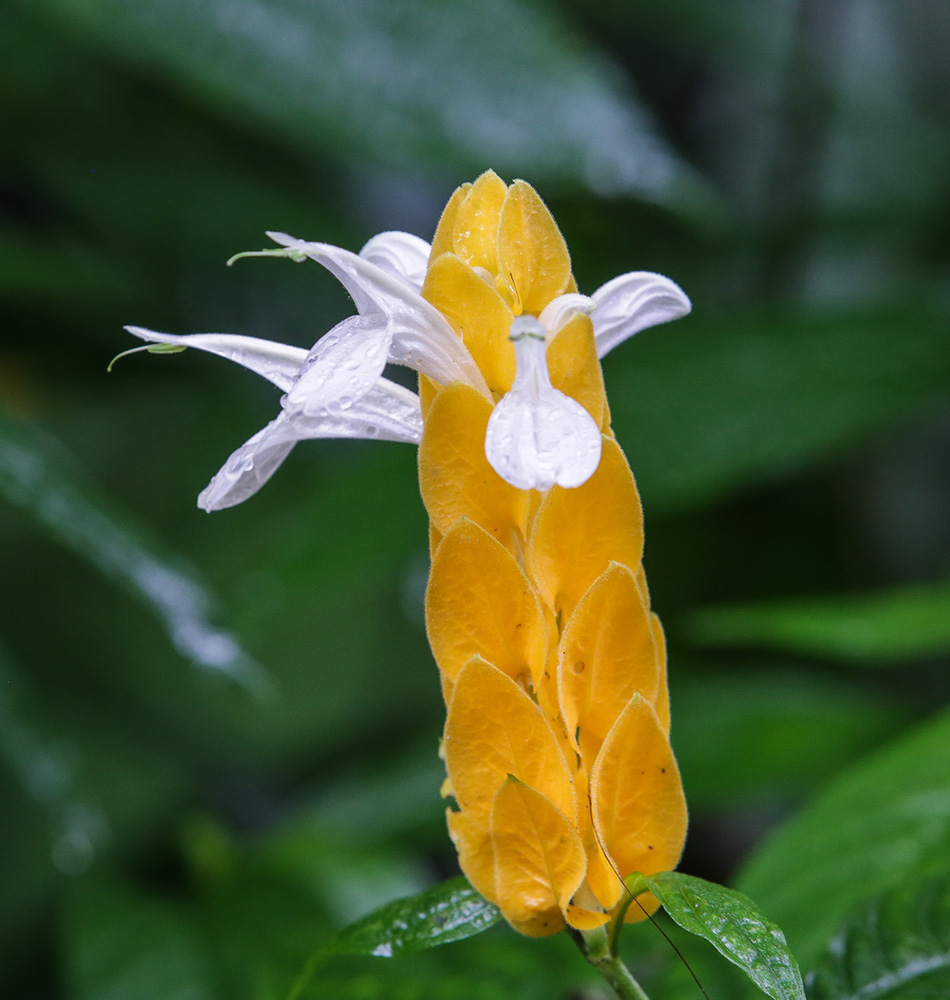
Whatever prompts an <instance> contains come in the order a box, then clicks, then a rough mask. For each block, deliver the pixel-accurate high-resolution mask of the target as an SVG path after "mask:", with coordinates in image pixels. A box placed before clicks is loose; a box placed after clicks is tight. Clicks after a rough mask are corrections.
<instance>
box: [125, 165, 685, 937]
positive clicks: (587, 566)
mask: <svg viewBox="0 0 950 1000" xmlns="http://www.w3.org/2000/svg"><path fill="white" fill-rule="evenodd" d="M269 235H270V236H271V238H272V239H273V240H274V241H275V242H276V243H277V244H278V245H279V246H278V248H277V249H271V250H264V251H260V252H256V253H250V254H238V255H237V257H235V258H232V261H233V260H236V259H237V258H238V257H243V256H265V257H271V256H273V257H287V258H289V259H291V260H294V261H301V260H305V259H310V260H314V261H316V262H318V263H319V264H321V265H322V266H323V267H325V268H327V269H328V270H329V271H330V272H331V273H332V274H334V275H335V276H336V277H337V278H338V279H339V281H340V282H341V283H342V284H343V285H344V287H345V288H346V290H347V291H348V292H349V294H350V296H351V297H352V299H353V301H354V303H355V306H356V315H353V316H350V317H348V318H346V319H344V320H343V321H342V322H340V323H338V324H337V325H336V326H335V327H333V329H332V330H330V331H329V333H326V334H325V335H324V336H322V337H321V338H320V339H318V340H317V341H316V343H314V344H313V345H312V347H310V349H309V350H307V349H305V348H303V347H291V346H286V345H284V344H277V343H271V342H269V341H266V340H260V339H258V338H255V337H238V336H232V335H229V334H222V333H200V334H191V335H188V336H176V335H174V334H165V333H156V332H155V331H152V330H146V329H144V328H142V327H127V329H128V331H129V332H130V333H132V334H134V335H135V336H137V337H139V338H141V339H142V340H144V341H146V343H147V344H149V345H156V344H157V345H162V346H164V347H166V348H172V349H183V348H185V347H194V348H197V349H199V350H203V351H207V352H209V353H212V354H217V355H219V356H221V357H224V358H228V359H230V360H232V361H236V362H237V363H238V364H240V365H243V366H244V367H246V368H249V369H250V370H251V371H254V372H256V373H257V374H258V375H261V376H262V377H264V378H266V379H268V380H269V381H270V382H272V383H273V384H274V385H276V386H277V387H278V388H279V389H280V390H281V391H282V392H283V396H282V398H281V401H280V412H279V414H278V415H277V416H276V417H275V418H274V419H273V420H272V421H271V422H270V423H269V424H267V426H266V427H264V428H263V429H262V430H259V431H258V432H257V433H256V434H254V435H253V436H252V437H251V438H249V439H248V440H247V441H246V442H245V443H244V444H242V445H241V446H240V447H239V448H237V450H236V451H234V453H233V454H232V455H231V456H230V457H229V458H228V460H227V461H226V462H225V464H224V466H223V467H222V468H221V470H220V471H219V472H218V473H217V474H216V475H215V476H214V478H213V479H212V480H211V482H210V483H209V484H208V486H207V487H206V488H205V489H204V490H203V491H202V493H201V495H200V497H199V499H198V503H199V506H201V507H203V508H204V509H205V510H209V511H210V510H220V509H222V508H225V507H231V506H233V505H234V504H237V503H241V502H242V501H243V500H246V499H247V498H248V497H250V496H252V495H253V494H254V493H256V492H257V491H258V490H259V489H260V488H261V486H263V485H264V483H266V482H267V481H268V480H269V479H270V477H271V476H272V475H273V474H274V472H275V471H276V470H277V469H278V468H279V466H280V464H281V463H282V462H283V461H284V459H285V458H286V457H287V456H288V455H289V454H290V452H291V450H292V449H293V448H294V446H295V445H296V443H297V442H298V441H302V440H305V439H308V438H326V437H338V438H346V437H352V438H378V439H380V440H387V441H401V442H407V443H412V444H419V481H420V491H421V493H422V499H423V503H424V504H425V507H426V510H427V512H428V515H429V519H430V536H429V537H430V545H431V551H432V554H433V558H432V568H431V572H430V574H429V582H428V586H427V591H426V627H427V632H428V636H429V642H430V645H431V647H432V649H433V653H434V655H435V659H436V663H437V666H438V668H439V671H440V675H441V682H442V693H443V696H444V698H445V700H446V704H447V706H448V712H447V719H446V727H445V732H444V740H443V745H442V746H443V751H444V760H445V764H446V771H447V774H448V778H447V779H446V782H445V783H444V785H443V795H444V796H445V797H451V798H452V799H453V800H454V802H453V803H452V804H450V808H449V810H448V815H447V824H448V829H449V835H450V837H451V838H452V840H453V842H454V843H455V846H456V848H457V850H458V856H459V863H460V865H461V867H462V869H463V871H464V872H465V874H466V875H467V876H468V879H469V881H470V882H471V883H472V885H473V886H474V887H475V888H476V889H477V890H478V891H479V892H481V893H482V894H483V895H484V896H485V897H486V898H488V899H489V900H491V901H492V902H493V903H495V904H496V905H497V906H498V907H499V908H500V910H501V911H502V913H503V914H504V916H505V918H506V919H507V920H508V922H509V923H510V924H511V926H512V927H514V928H515V929H516V930H518V931H520V932H521V933H523V934H528V935H532V936H542V935H547V934H553V933H555V932H557V931H559V930H561V929H563V928H564V927H570V928H573V929H574V930H577V931H581V932H589V931H591V930H592V929H594V928H598V927H601V926H604V925H605V932H604V933H605V934H608V935H609V938H610V940H613V941H616V938H617V933H618V930H619V927H620V925H621V924H622V922H623V921H624V920H627V921H630V920H635V919H640V918H641V917H642V916H644V915H645V914H646V913H649V912H652V910H653V909H654V908H655V907H656V906H657V905H658V902H657V900H656V899H654V898H653V897H652V896H651V895H650V894H649V893H647V892H643V893H641V894H640V895H638V897H637V899H638V903H639V904H640V905H639V906H637V907H629V908H628V906H627V904H628V902H629V892H628V890H627V889H626V888H625V884H624V879H627V878H629V877H630V876H631V875H632V874H633V873H634V872H642V873H644V874H646V875H651V874H655V873H656V872H658V871H661V870H665V869H668V868H671V867H674V866H675V865H676V863H677V861H678V859H679V856H680V853H681V851H682V848H683V843H684V840H685V836H686V807H685V802H684V800H683V792H682V784H681V782H680V776H679V772H678V770H677V767H676V761H675V759H674V757H673V752H672V750H671V748H670V743H669V719H670V717H669V696H668V688H667V683H666V645H665V642H664V640H663V631H662V629H661V627H660V624H659V620H658V619H657V617H656V615H655V614H653V612H652V611H651V610H650V601H649V591H648V589H647V586H646V578H645V576H644V573H643V566H642V561H641V560H642V554H643V521H642V511H641V506H640V498H639V495H638V493H637V487H636V483H635V481H634V478H633V474H632V472H631V471H630V467H629V465H628V464H627V460H626V458H625V456H624V454H623V451H622V450H621V448H620V445H619V444H618V442H617V441H616V439H615V438H614V436H613V434H612V432H611V429H610V410H609V407H608V405H607V399H606V394H605V391H604V382H603V374H602V371H601V366H600V361H599V359H600V358H601V357H602V356H603V355H604V354H606V353H607V351H609V350H611V349H612V348H613V347H615V346H616V345H617V344H619V343H621V341H623V340H625V339H627V338H628V337H630V336H632V335H633V334H635V333H637V332H638V331H639V330H642V329H644V328H645V327H647V326H651V325H655V324H657V323H665V322H668V321H669V320H672V319H675V318H677V317H678V316H682V315H685V314H686V313H687V312H689V309H690V303H689V299H688V298H687V297H686V295H685V294H684V293H683V292H682V290H681V289H680V288H679V286H678V285H676V284H675V283H674V282H672V281H670V280H669V279H668V278H664V277H662V276H661V275H658V274H652V273H649V272H632V273H630V274H624V275H621V276H620V277H618V278H614V279H613V281H609V282H607V284H605V285H603V286H602V287H601V288H599V289H598V290H597V291H596V292H594V294H593V295H592V296H590V297H588V296H585V295H581V294H580V293H579V292H578V291H577V287H576V284H575V282H574V279H573V277H572V275H571V264H570V256H569V254H568V251H567V245H566V243H565V242H564V239H563V237H562V235H561V233H560V231H559V230H558V228H557V224H556V223H555V221H554V219H553V218H552V217H551V214H550V212H549V211H548V209H547V208H546V207H545V205H544V203H543V202H542V201H541V199H540V197H539V196H538V194H537V193H536V192H535V191H534V189H533V188H532V187H531V186H530V185H528V184H526V183H525V182H524V181H516V182H515V183H514V184H512V185H510V186H508V185H506V184H505V183H504V181H502V180H501V178H500V177H498V176H497V175H495V174H493V173H491V172H488V173H486V174H483V175H482V177H480V178H479V179H478V180H477V181H475V183H474V184H470V185H463V186H462V187H461V188H459V189H458V191H456V193H455V194H454V195H453V196H452V198H451V199H450V201H449V203H448V205H447V206H446V209H445V211H444V212H443V214H442V218H441V220H440V222H439V226H438V229H437V230H436V233H435V236H434V238H433V241H432V247H431V249H430V246H429V244H427V243H425V242H424V241H423V240H420V239H418V237H415V236H411V235H409V234H407V233H397V232H387V233H380V234H379V235H378V236H375V237H373V238H372V239H371V240H369V242H367V243H366V244H365V246H364V247H363V249H362V250H361V251H360V252H359V253H358V254H355V253H351V252H350V251H348V250H343V249H341V248H339V247H334V246H331V245H330V244H327V243H312V242H308V241H305V240H298V239H295V238H294V237H292V236H287V235H285V234H283V233H270V234H269ZM387 364H398V365H403V366H406V367H409V368H413V369H415V370H416V371H417V372H418V373H419V392H420V394H419V395H416V394H415V393H413V392H411V391H410V390H409V389H406V388H403V387H402V386H400V385H397V384H396V383H394V382H391V381H389V380H388V379H386V378H384V377H383V372H384V370H385V368H386V365H387ZM499 477H500V478H499ZM534 491H537V492H534ZM539 492H540V493H542V494H543V495H542V496H540V497H539V496H538V493H539ZM638 892H639V890H638Z"/></svg>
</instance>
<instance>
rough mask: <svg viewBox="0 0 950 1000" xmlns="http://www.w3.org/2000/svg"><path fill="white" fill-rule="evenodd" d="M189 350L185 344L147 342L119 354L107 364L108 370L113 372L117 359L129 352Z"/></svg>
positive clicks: (161, 352) (165, 352) (154, 352)
mask: <svg viewBox="0 0 950 1000" xmlns="http://www.w3.org/2000/svg"><path fill="white" fill-rule="evenodd" d="M187 350H188V348H187V347H186V346H185V345H184V344H145V345H144V346H142V347H130V348H129V349H128V350H127V351H123V352H122V353H121V354H117V355H116V356H115V357H114V358H113V359H112V360H111V361H110V362H109V364H108V365H107V366H106V371H107V372H111V371H112V366H113V365H114V364H115V363H116V361H118V360H119V358H124V357H126V356H128V355H129V354H139V353H140V352H141V351H148V353H149V354H181V352H182V351H187Z"/></svg>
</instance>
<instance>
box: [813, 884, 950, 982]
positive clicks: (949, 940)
mask: <svg viewBox="0 0 950 1000" xmlns="http://www.w3.org/2000/svg"><path fill="white" fill-rule="evenodd" d="M948 994H950V875H948V874H947V872H943V873H942V874H939V875H932V874H928V875H926V876H925V877H924V878H921V879H912V880H910V881H909V882H907V883H905V884H903V885H901V886H898V887H897V888H896V889H894V890H893V891H891V892H889V893H887V894H885V895H883V896H879V897H877V898H875V899H872V900H871V901H870V902H869V903H867V904H866V905H864V906H863V907H861V908H859V909H858V910H857V911H855V912H853V913H852V914H850V915H849V917H848V919H847V920H846V921H845V924H844V926H843V927H842V928H841V930H840V931H839V932H838V934H837V936H836V937H835V939H834V941H833V942H832V944H831V947H830V948H829V949H828V952H827V953H826V955H825V957H824V958H823V959H822V961H821V963H820V965H819V966H818V968H817V969H816V970H815V971H814V972H813V973H812V975H811V976H810V977H809V996H810V997H812V998H813V1000H880V998H882V997H888V998H890V1000H913V998H916V997H921V996H934V997H936V996H946V995H948Z"/></svg>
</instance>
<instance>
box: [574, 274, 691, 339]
mask: <svg viewBox="0 0 950 1000" xmlns="http://www.w3.org/2000/svg"><path fill="white" fill-rule="evenodd" d="M591 298H592V299H593V301H594V303H595V304H596V308H595V309H594V311H593V312H592V313H591V321H592V322H593V324H594V340H595V342H596V344H597V357H598V358H602V357H603V356H604V355H605V354H606V353H607V352H608V351H612V350H613V349H614V348H615V347H616V346H617V345H618V344H622V343H623V342H624V341H625V340H626V339H627V338H628V337H632V336H633V335H634V334H635V333H639V332H640V331H641V330H645V329H646V328H647V327H649V326H658V325H659V324H660V323H669V322H670V321H671V320H674V319H679V318H680V317H681V316H685V315H687V313H689V312H690V310H691V309H692V308H693V306H692V303H691V302H690V301H689V298H688V297H687V295H686V293H685V292H684V291H683V289H682V288H680V286H679V285H677V284H676V282H675V281H670V279H669V278H665V277H663V275H662V274H654V273H653V272H652V271H631V272H630V273H629V274H621V275H620V276H619V277H617V278H613V279H612V280H610V281H608V282H607V284H605V285H601V286H600V288H598V289H597V291H596V292H594V294H593V295H592V296H591Z"/></svg>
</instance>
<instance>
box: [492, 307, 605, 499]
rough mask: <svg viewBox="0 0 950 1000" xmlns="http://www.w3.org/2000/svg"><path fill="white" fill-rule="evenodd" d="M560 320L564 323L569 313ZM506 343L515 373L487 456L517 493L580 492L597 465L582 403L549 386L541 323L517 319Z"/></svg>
mask: <svg viewBox="0 0 950 1000" xmlns="http://www.w3.org/2000/svg"><path fill="white" fill-rule="evenodd" d="M562 298H568V296H562ZM578 298H582V296H578ZM552 304H553V303H552ZM548 308H550V307H548ZM545 311H547V310H545ZM574 311H576V306H575V307H574V308H573V309H571V310H570V312H571V313H573V312H574ZM560 318H561V320H562V321H564V320H566V318H567V313H564V314H562V315H561V316H560ZM510 337H511V341H512V343H513V344H514V345H515V355H516V360H517V366H518V367H517V371H516V374H515V380H514V384H513V385H512V387H511V391H510V392H508V393H506V394H505V395H504V396H503V397H502V399H501V400H500V401H499V402H498V404H497V405H496V406H495V408H494V410H493V411H492V415H491V417H490V418H489V420H488V430H487V431H486V434H485V456H486V457H487V459H488V462H489V464H490V465H491V467H492V468H493V469H494V470H495V471H496V472H497V473H498V475H499V476H501V478H502V479H504V480H505V481H506V482H508V483H510V484H511V485H512V486H514V487H516V488H517V489H520V490H548V489H550V488H551V487H552V486H554V485H555V484H557V485H558V486H564V487H568V488H573V487H575V486H580V485H581V484H582V483H585V482H586V481H587V480H588V479H589V478H590V477H591V476H592V475H593V474H594V472H595V471H596V469H597V466H598V465H599V464H600V451H601V438H600V428H599V427H598V426H597V424H596V423H594V420H593V418H592V417H591V415H590V414H589V413H588V412H587V410H585V409H584V407H583V406H581V405H580V403H578V402H576V401H575V400H573V399H571V398H570V396H566V395H565V394H564V393H563V392H560V391H559V390H558V389H555V388H554V387H553V386H552V385H551V377H550V375H549V374H548V365H547V355H546V350H547V343H546V341H547V332H546V330H545V328H544V326H543V325H542V323H541V322H540V321H539V320H538V319H536V318H535V317H534V316H528V315H524V316H519V317H518V318H517V319H515V321H514V322H513V323H512V324H511V333H510Z"/></svg>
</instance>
